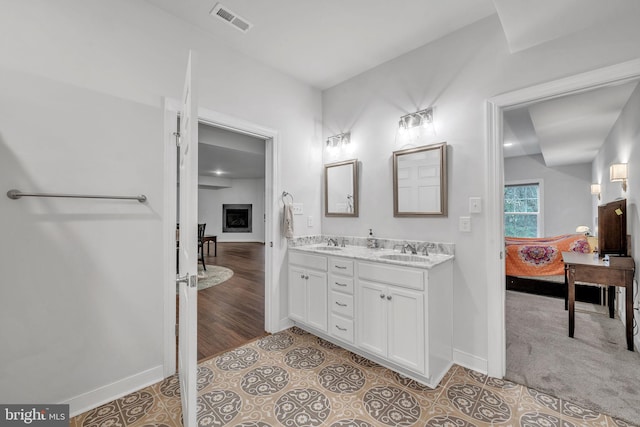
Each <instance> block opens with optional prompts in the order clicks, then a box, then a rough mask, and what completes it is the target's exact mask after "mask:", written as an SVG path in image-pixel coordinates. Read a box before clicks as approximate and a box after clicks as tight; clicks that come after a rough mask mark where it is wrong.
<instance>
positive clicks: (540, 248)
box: [505, 234, 591, 276]
mask: <svg viewBox="0 0 640 427" xmlns="http://www.w3.org/2000/svg"><path fill="white" fill-rule="evenodd" d="M505 249H506V258H505V260H506V274H507V276H552V275H558V274H562V275H564V263H563V262H562V252H568V251H574V252H582V253H588V252H591V248H590V247H589V241H588V240H587V238H586V237H585V236H584V234H564V235H561V236H553V237H541V238H525V237H506V238H505Z"/></svg>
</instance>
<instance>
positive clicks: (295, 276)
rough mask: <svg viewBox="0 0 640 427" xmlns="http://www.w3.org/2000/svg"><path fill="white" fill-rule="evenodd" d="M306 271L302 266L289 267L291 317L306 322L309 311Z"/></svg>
mask: <svg viewBox="0 0 640 427" xmlns="http://www.w3.org/2000/svg"><path fill="white" fill-rule="evenodd" d="M305 277H306V272H305V271H304V269H302V268H300V267H295V266H292V267H289V317H290V318H291V319H292V320H297V321H300V322H304V321H305V320H306V313H307V304H306V301H307V279H306V278H305Z"/></svg>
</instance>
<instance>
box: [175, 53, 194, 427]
mask: <svg viewBox="0 0 640 427" xmlns="http://www.w3.org/2000/svg"><path fill="white" fill-rule="evenodd" d="M194 68H195V58H194V53H193V52H189V62H188V63H187V76H186V79H185V85H184V93H183V95H182V103H181V108H180V109H181V111H180V137H179V141H180V159H179V163H178V182H179V186H180V187H179V191H180V201H179V203H178V215H179V224H180V244H179V247H180V251H179V257H178V263H179V278H178V283H179V286H180V289H179V295H180V298H179V305H178V313H179V316H178V325H179V332H178V376H179V378H180V396H181V398H182V416H183V423H184V427H195V426H196V412H197V411H196V401H197V398H198V394H197V389H196V381H197V372H198V360H197V353H196V351H197V346H196V343H197V298H198V288H197V283H196V282H197V275H198V242H197V239H198V104H197V100H196V96H195V95H196V93H195V87H194V80H195V79H194V72H193V71H194Z"/></svg>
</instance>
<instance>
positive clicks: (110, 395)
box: [60, 365, 164, 417]
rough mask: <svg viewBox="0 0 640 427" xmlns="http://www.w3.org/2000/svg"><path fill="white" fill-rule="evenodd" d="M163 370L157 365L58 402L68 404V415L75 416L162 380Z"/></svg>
mask: <svg viewBox="0 0 640 427" xmlns="http://www.w3.org/2000/svg"><path fill="white" fill-rule="evenodd" d="M163 372H164V369H163V366H162V365H158V366H156V367H155V368H151V369H148V370H146V371H144V372H140V373H138V374H135V375H132V376H130V377H127V378H124V379H122V380H119V381H116V382H114V383H111V384H108V385H105V386H102V387H100V388H97V389H95V390H92V391H89V392H86V393H83V394H81V395H79V396H76V397H72V398H71V399H69V400H67V401H66V402H60V403H63V404H68V405H69V416H71V417H75V416H76V415H80V414H82V413H83V412H86V411H89V410H91V409H93V408H97V407H98V406H100V405H102V404H104V403H107V402H111V401H112V400H115V399H118V398H120V397H122V396H126V395H127V394H129V393H133V392H134V391H137V390H140V389H142V388H145V387H147V386H150V385H151V384H155V383H157V382H159V381H162V380H163V379H164V375H163Z"/></svg>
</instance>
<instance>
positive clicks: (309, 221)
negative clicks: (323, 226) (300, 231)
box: [307, 215, 313, 227]
mask: <svg viewBox="0 0 640 427" xmlns="http://www.w3.org/2000/svg"><path fill="white" fill-rule="evenodd" d="M307 227H313V217H312V216H311V215H309V216H308V217H307Z"/></svg>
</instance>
